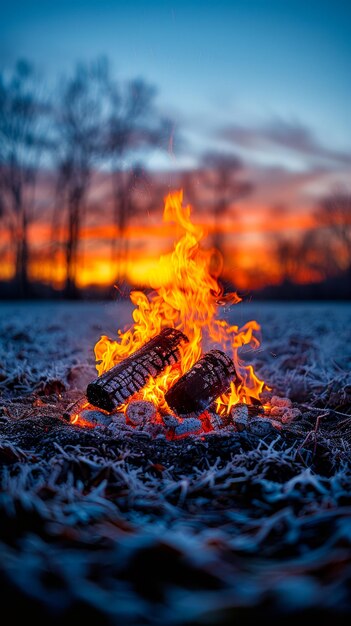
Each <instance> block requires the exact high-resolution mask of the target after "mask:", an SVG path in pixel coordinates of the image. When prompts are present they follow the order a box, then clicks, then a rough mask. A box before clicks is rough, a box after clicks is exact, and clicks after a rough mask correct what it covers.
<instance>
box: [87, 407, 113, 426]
mask: <svg viewBox="0 0 351 626" xmlns="http://www.w3.org/2000/svg"><path fill="white" fill-rule="evenodd" d="M81 417H82V418H83V419H84V420H86V421H87V422H90V424H96V425H97V426H108V425H109V424H110V423H111V421H112V416H111V415H106V413H102V412H101V411H98V410H95V409H86V410H85V411H82V412H81Z"/></svg>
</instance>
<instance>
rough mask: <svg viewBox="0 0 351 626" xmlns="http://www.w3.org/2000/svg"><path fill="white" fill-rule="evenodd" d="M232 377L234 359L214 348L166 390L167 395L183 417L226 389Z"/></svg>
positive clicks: (200, 409)
mask: <svg viewBox="0 0 351 626" xmlns="http://www.w3.org/2000/svg"><path fill="white" fill-rule="evenodd" d="M233 379H236V372H235V367H234V363H233V361H232V360H231V359H230V358H229V357H228V356H227V355H226V354H225V353H224V352H222V351H221V350H211V351H210V352H208V353H207V354H205V356H204V357H202V358H201V359H200V360H199V361H198V362H197V363H195V365H194V366H193V367H192V368H191V369H190V370H189V371H188V372H187V373H186V374H184V376H182V377H181V378H180V379H179V380H178V381H177V382H176V383H175V384H174V385H173V387H171V388H170V389H169V391H167V393H166V395H165V399H166V402H167V404H168V406H169V407H170V408H171V409H172V410H173V411H174V412H175V413H176V414H177V415H179V416H180V417H195V416H197V415H200V414H201V413H203V412H204V411H205V410H206V409H207V408H208V407H209V406H210V405H211V404H212V402H213V401H214V400H215V399H216V398H218V396H220V395H221V393H223V392H225V391H227V389H228V387H229V385H230V382H231V381H232V380H233Z"/></svg>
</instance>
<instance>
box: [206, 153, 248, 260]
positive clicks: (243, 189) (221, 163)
mask: <svg viewBox="0 0 351 626" xmlns="http://www.w3.org/2000/svg"><path fill="white" fill-rule="evenodd" d="M202 165H203V168H204V170H203V178H204V184H205V187H206V188H207V190H208V192H210V193H211V198H210V201H209V204H210V208H211V211H212V215H213V218H214V235H213V244H214V246H215V247H216V248H218V250H220V251H221V252H222V254H223V252H224V250H223V247H224V246H223V243H224V237H223V232H222V230H221V221H222V219H223V217H224V216H225V214H226V213H228V212H229V210H230V209H232V208H233V206H234V204H235V203H236V202H237V201H238V200H239V199H240V198H244V197H245V196H247V195H248V194H249V193H251V191H252V185H251V183H249V182H248V181H247V180H242V179H241V178H240V174H241V173H242V170H243V164H242V162H241V160H240V159H239V158H238V157H236V156H233V155H227V154H223V153H220V152H208V153H206V154H205V155H204V157H203V159H202Z"/></svg>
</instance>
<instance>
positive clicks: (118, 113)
mask: <svg viewBox="0 0 351 626" xmlns="http://www.w3.org/2000/svg"><path fill="white" fill-rule="evenodd" d="M108 94H109V116H108V122H107V134H106V143H105V147H106V151H107V155H108V158H109V162H110V167H111V177H112V194H113V221H114V224H115V226H116V228H117V232H118V236H117V237H115V238H114V239H113V241H112V257H113V259H114V260H115V262H116V277H117V279H118V280H122V279H123V278H124V276H123V272H124V269H123V268H124V266H125V261H126V258H127V254H128V241H127V238H126V230H127V226H128V224H129V220H130V218H131V217H132V216H133V214H135V212H136V210H137V206H136V204H135V203H134V201H133V197H132V196H133V190H134V189H135V187H136V186H138V184H139V183H140V182H141V181H142V180H143V179H144V175H143V168H142V166H141V156H142V155H141V150H143V152H145V149H147V148H151V147H155V146H159V145H160V142H162V141H163V139H164V138H165V137H166V136H167V132H168V128H169V122H168V120H166V119H163V118H160V116H159V115H158V113H157V111H156V109H155V105H154V100H155V96H156V91H155V89H154V88H153V87H152V86H150V85H148V84H147V83H145V82H144V81H143V80H140V79H138V80H133V81H130V82H128V83H127V84H126V85H120V84H119V83H117V82H116V81H114V80H111V79H109V80H108Z"/></svg>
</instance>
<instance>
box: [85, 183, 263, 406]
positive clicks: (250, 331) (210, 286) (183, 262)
mask: <svg viewBox="0 0 351 626" xmlns="http://www.w3.org/2000/svg"><path fill="white" fill-rule="evenodd" d="M182 200H183V193H182V191H177V192H174V193H171V194H169V195H168V196H167V198H166V200H165V208H164V213H163V220H164V221H165V222H171V223H174V224H176V226H177V228H178V230H180V233H181V235H180V239H179V240H178V241H177V243H176V244H175V246H174V250H173V252H172V253H170V254H167V255H164V256H161V257H160V259H159V263H158V268H157V271H155V272H153V274H152V275H151V276H150V287H151V288H152V289H153V291H152V293H150V294H149V295H146V294H145V293H143V292H141V291H134V292H132V294H131V296H130V298H131V301H132V303H133V304H134V305H135V309H134V311H133V320H134V324H133V325H132V327H131V328H130V329H129V330H127V331H126V332H122V331H121V330H119V331H118V339H117V340H116V341H112V340H111V339H109V338H108V337H106V336H102V337H101V339H100V340H99V341H98V342H97V344H96V346H95V356H96V359H97V362H98V365H97V370H98V373H99V375H101V374H103V373H104V372H106V371H107V370H109V369H110V368H111V367H113V366H114V365H116V364H117V363H119V362H120V361H122V360H123V359H125V358H126V357H128V356H130V355H131V354H133V353H134V352H135V351H136V350H138V349H139V348H141V347H142V346H143V345H144V344H145V343H146V342H147V341H148V340H149V339H151V338H153V337H155V336H156V335H158V334H159V333H160V332H161V330H162V329H164V328H167V327H168V328H169V327H172V328H176V329H178V330H180V331H182V332H183V333H184V334H185V335H186V336H187V337H188V338H189V343H186V344H184V345H182V346H181V359H180V361H179V363H176V364H174V365H171V366H168V367H167V368H166V369H165V370H164V372H163V373H162V374H161V375H160V376H158V377H157V378H152V377H150V379H149V381H148V382H147V384H146V385H145V386H144V387H143V389H142V390H141V392H140V394H139V397H140V398H141V399H143V400H147V401H149V402H152V403H153V404H154V405H155V406H156V407H157V409H158V410H159V411H161V412H162V411H168V412H169V409H168V407H167V404H166V401H165V397H164V396H165V393H166V392H167V390H168V389H169V388H170V387H171V386H172V385H173V384H174V383H175V382H176V381H177V380H178V379H179V378H180V376H182V375H183V374H185V373H186V372H188V370H189V369H190V368H191V367H192V366H193V365H194V364H195V363H196V362H197V361H198V360H199V359H200V357H201V356H203V354H204V353H205V352H206V350H208V349H209V348H213V347H214V348H220V349H221V350H223V351H224V352H226V353H227V354H228V355H229V356H231V358H232V359H233V361H234V364H235V368H236V371H237V375H238V380H237V381H236V382H235V383H234V382H232V383H231V388H230V392H228V393H227V394H225V395H222V396H221V397H220V398H218V399H217V401H216V410H217V413H218V414H220V415H225V414H228V413H229V412H230V410H231V408H232V406H233V405H235V404H237V403H239V402H240V403H246V404H251V403H252V399H257V400H258V399H259V398H260V394H261V392H262V389H263V387H264V382H263V381H262V380H260V379H259V378H258V377H257V376H256V374H255V372H254V369H253V367H252V366H251V365H245V364H244V363H242V362H241V360H240V358H239V355H238V350H239V348H241V347H242V346H244V345H245V346H250V347H251V348H253V349H256V348H258V346H259V345H260V340H259V332H260V326H259V324H258V323H257V322H255V321H251V322H247V323H246V324H245V325H244V326H242V327H241V328H239V327H238V326H236V325H230V324H228V322H226V321H225V320H224V319H221V318H220V317H219V316H218V312H219V305H220V304H224V303H226V304H236V303H238V302H240V300H241V299H240V298H239V297H238V295H237V294H236V293H230V294H226V296H225V297H223V293H222V289H221V287H220V286H219V284H218V281H217V278H218V273H217V274H216V273H215V272H214V270H213V260H214V258H215V255H217V259H218V252H217V251H215V250H213V249H212V250H205V249H203V248H201V245H200V244H201V241H202V239H203V237H204V234H203V232H202V230H201V228H199V227H198V226H197V225H195V224H193V223H192V221H191V219H190V213H191V209H190V206H183V204H182ZM127 406H128V403H126V404H125V405H121V407H119V409H120V410H124V411H125V410H126V409H127Z"/></svg>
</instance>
